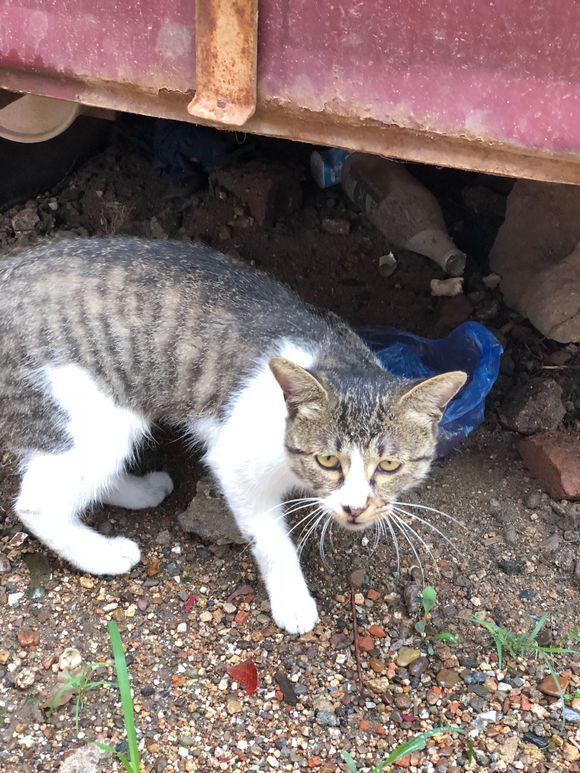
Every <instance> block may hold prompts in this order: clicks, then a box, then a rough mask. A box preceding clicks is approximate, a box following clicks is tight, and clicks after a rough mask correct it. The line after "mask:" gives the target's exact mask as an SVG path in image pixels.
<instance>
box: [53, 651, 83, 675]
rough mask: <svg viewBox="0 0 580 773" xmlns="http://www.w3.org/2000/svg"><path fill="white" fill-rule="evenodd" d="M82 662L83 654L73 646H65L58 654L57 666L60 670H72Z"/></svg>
mask: <svg viewBox="0 0 580 773" xmlns="http://www.w3.org/2000/svg"><path fill="white" fill-rule="evenodd" d="M82 662H83V656H82V655H81V653H80V652H79V651H78V650H77V649H75V648H74V647H67V648H66V649H65V650H63V651H62V652H61V654H60V657H59V659H58V667H59V668H60V670H61V671H68V672H70V671H74V669H75V668H78V667H79V666H80V664H81V663H82Z"/></svg>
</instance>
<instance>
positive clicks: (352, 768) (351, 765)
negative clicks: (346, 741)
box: [342, 751, 358, 773]
mask: <svg viewBox="0 0 580 773" xmlns="http://www.w3.org/2000/svg"><path fill="white" fill-rule="evenodd" d="M342 759H343V760H344V761H345V762H346V767H347V768H348V770H349V773H358V768H357V766H356V763H355V761H354V760H353V758H352V757H351V756H350V754H349V753H348V752H345V751H343V752H342Z"/></svg>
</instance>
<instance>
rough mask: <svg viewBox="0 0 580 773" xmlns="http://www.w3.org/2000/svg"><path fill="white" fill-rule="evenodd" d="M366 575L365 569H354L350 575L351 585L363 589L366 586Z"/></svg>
mask: <svg viewBox="0 0 580 773" xmlns="http://www.w3.org/2000/svg"><path fill="white" fill-rule="evenodd" d="M365 580H366V575H365V570H364V569H353V571H352V572H351V573H350V584H351V585H352V587H353V588H362V586H363V585H364V584H365Z"/></svg>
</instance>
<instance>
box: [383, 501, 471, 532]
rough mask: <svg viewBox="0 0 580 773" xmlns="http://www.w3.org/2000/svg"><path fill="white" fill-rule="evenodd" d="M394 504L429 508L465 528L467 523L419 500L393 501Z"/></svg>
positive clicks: (421, 508) (422, 508) (420, 508)
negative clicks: (420, 502)
mask: <svg viewBox="0 0 580 773" xmlns="http://www.w3.org/2000/svg"><path fill="white" fill-rule="evenodd" d="M393 504H394V505H399V506H401V507H417V508H418V509H419V510H429V511H430V512H432V513H437V514H438V515H442V516H443V517H444V518H448V519H449V520H450V521H453V523H456V524H457V525H458V526H461V528H462V529H465V528H466V527H465V524H464V523H463V521H460V520H458V519H457V518H455V517H454V516H452V515H449V513H446V512H444V511H443V510H437V508H436V507H428V506H427V505H420V504H418V503H417V502H393Z"/></svg>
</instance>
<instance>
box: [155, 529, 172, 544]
mask: <svg viewBox="0 0 580 773" xmlns="http://www.w3.org/2000/svg"><path fill="white" fill-rule="evenodd" d="M171 540H172V536H171V532H170V531H168V530H167V529H164V530H163V531H160V532H159V534H158V535H157V536H156V537H155V542H156V543H157V544H158V545H161V546H162V547H164V548H166V547H168V546H169V545H170V544H171Z"/></svg>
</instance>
